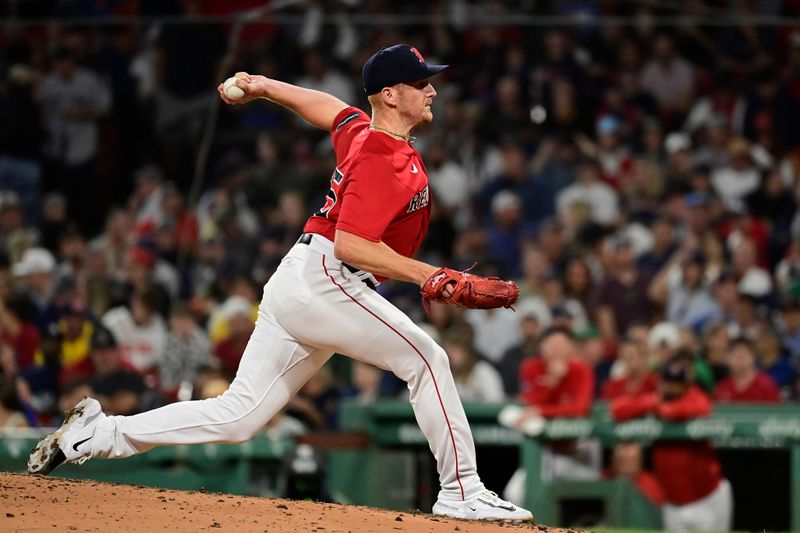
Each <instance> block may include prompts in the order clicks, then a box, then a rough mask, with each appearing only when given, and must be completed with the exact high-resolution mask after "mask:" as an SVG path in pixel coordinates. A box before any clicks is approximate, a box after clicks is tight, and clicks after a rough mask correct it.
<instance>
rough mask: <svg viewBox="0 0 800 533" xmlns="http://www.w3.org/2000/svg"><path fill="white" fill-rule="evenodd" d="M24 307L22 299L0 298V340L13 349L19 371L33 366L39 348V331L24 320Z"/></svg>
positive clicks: (12, 297)
mask: <svg viewBox="0 0 800 533" xmlns="http://www.w3.org/2000/svg"><path fill="white" fill-rule="evenodd" d="M24 307H25V301H24V299H23V298H19V297H14V296H10V297H7V298H5V299H4V298H0V340H2V341H5V342H6V343H7V344H9V345H10V346H11V348H13V350H14V355H15V357H16V363H17V367H18V368H19V370H20V371H25V370H27V369H28V368H30V367H32V366H33V364H34V359H35V356H36V349H37V348H38V346H39V331H38V330H37V329H36V326H35V325H34V324H33V322H30V321H28V320H26V317H25V314H26V313H25V309H24Z"/></svg>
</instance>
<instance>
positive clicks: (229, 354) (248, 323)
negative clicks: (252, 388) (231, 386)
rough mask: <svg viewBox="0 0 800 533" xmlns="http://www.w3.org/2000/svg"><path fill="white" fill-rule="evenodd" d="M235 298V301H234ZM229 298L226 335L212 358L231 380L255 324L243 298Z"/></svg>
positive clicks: (215, 347)
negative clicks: (214, 358) (215, 359)
mask: <svg viewBox="0 0 800 533" xmlns="http://www.w3.org/2000/svg"><path fill="white" fill-rule="evenodd" d="M234 298H235V299H234ZM234 298H231V302H232V303H231V304H229V308H228V309H227V311H228V313H229V314H228V331H229V333H228V335H227V336H226V337H225V338H224V339H222V340H221V341H220V342H219V343H217V345H216V346H214V357H216V358H217V360H218V361H219V364H220V367H221V368H222V370H223V372H224V373H225V376H226V377H227V378H228V379H233V377H234V376H235V375H236V369H237V368H239V361H240V360H241V359H242V355H243V354H244V349H245V347H246V346H247V341H248V340H249V339H250V335H252V333H253V328H254V327H255V324H254V323H253V318H252V315H251V307H250V304H249V303H248V302H247V300H246V299H245V298H241V297H234Z"/></svg>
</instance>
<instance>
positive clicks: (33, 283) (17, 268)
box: [11, 248, 58, 329]
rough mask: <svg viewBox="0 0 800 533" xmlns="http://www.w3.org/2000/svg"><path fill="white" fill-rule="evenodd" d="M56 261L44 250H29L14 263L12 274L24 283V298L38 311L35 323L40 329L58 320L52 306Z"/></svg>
mask: <svg viewBox="0 0 800 533" xmlns="http://www.w3.org/2000/svg"><path fill="white" fill-rule="evenodd" d="M55 269H56V260H55V258H54V257H53V254H51V253H50V252H49V251H47V250H45V249H44V248H28V249H27V250H25V252H24V253H23V254H22V258H21V259H20V260H19V261H17V262H16V263H14V265H13V266H12V267H11V272H12V274H14V276H16V277H17V278H19V279H20V280H21V281H22V286H23V293H22V294H24V296H25V297H26V298H27V299H28V300H29V301H30V302H31V303H32V304H33V306H34V308H35V309H36V317H35V323H36V326H37V327H38V328H39V329H42V328H46V327H47V326H48V324H50V323H52V322H55V321H56V320H57V318H58V315H57V312H56V310H55V308H54V307H53V304H52V298H53V293H54V286H55V279H54V275H53V274H54V272H55Z"/></svg>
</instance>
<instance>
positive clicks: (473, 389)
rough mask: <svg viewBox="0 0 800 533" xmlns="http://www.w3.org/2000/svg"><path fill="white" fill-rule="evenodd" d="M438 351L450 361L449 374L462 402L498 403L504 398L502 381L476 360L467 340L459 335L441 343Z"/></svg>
mask: <svg viewBox="0 0 800 533" xmlns="http://www.w3.org/2000/svg"><path fill="white" fill-rule="evenodd" d="M442 348H444V350H445V351H446V352H447V357H448V358H449V359H450V371H451V372H452V373H453V378H455V381H456V389H457V390H458V395H459V397H460V398H461V400H462V401H465V402H484V403H500V402H502V401H503V399H504V398H505V395H504V393H503V381H502V380H501V379H500V374H499V373H498V372H497V370H495V368H494V367H493V366H492V365H490V364H489V363H487V362H486V361H481V360H479V359H478V358H477V357H476V355H475V352H474V351H473V349H472V345H471V343H470V340H469V339H468V338H467V339H465V338H464V337H462V336H461V335H459V334H457V333H456V334H454V335H450V336H448V337H445V338H444V339H443V340H442Z"/></svg>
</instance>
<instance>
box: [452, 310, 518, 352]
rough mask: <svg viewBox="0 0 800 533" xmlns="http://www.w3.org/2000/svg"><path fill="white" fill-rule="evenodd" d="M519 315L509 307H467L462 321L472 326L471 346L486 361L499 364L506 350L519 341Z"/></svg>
mask: <svg viewBox="0 0 800 533" xmlns="http://www.w3.org/2000/svg"><path fill="white" fill-rule="evenodd" d="M519 320H520V318H519V316H518V315H517V313H516V312H515V311H513V310H511V309H504V308H500V309H467V310H465V311H464V321H465V322H466V323H467V324H469V325H470V326H471V327H472V331H473V334H474V336H473V346H474V348H475V350H476V351H477V352H478V353H479V354H481V356H483V357H484V358H486V360H487V361H489V362H490V363H492V364H493V365H499V364H500V362H501V357H502V356H503V354H504V353H506V350H508V349H509V348H511V347H512V346H514V345H516V344H517V343H518V342H519V341H520V332H519Z"/></svg>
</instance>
